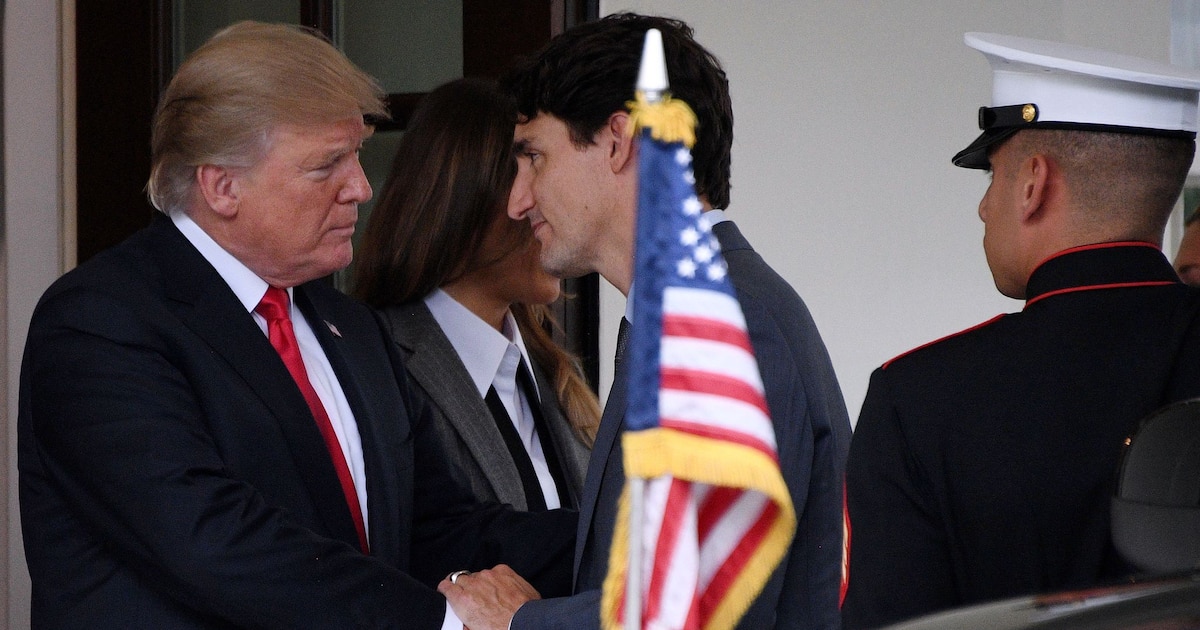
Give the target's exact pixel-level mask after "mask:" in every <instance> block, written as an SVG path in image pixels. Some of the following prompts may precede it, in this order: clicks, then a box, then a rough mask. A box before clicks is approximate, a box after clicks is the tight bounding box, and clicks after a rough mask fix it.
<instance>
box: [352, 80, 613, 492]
mask: <svg viewBox="0 0 1200 630" xmlns="http://www.w3.org/2000/svg"><path fill="white" fill-rule="evenodd" d="M515 122H516V114H515V108H514V107H513V105H512V104H511V103H510V102H509V101H508V99H507V98H506V97H505V96H504V95H502V94H501V93H500V92H499V90H498V89H497V88H496V87H495V85H494V84H492V83H490V82H485V81H482V80H477V79H460V80H457V81H452V82H450V83H447V84H445V85H442V86H441V87H439V88H437V89H435V90H434V91H433V92H430V93H429V94H428V95H427V96H425V97H424V98H423V99H422V101H421V103H420V104H419V106H418V107H417V110H416V111H415V112H414V114H413V116H412V119H411V120H410V121H409V124H408V127H407V129H406V131H405V133H404V137H403V138H402V139H401V141H400V146H399V148H398V149H397V153H396V158H395V162H394V164H393V165H392V170H391V172H390V174H389V176H388V180H387V182H386V183H385V185H384V189H383V192H382V194H381V195H380V199H379V202H378V203H377V204H376V206H375V209H374V210H373V212H372V213H371V217H370V219H369V220H368V223H367V228H366V231H365V232H364V234H363V238H362V243H361V245H360V247H359V252H360V253H359V258H358V262H357V267H356V276H355V288H354V292H355V294H356V296H357V297H358V298H360V299H362V300H363V301H365V302H366V303H368V304H370V305H371V306H373V307H375V308H377V309H379V311H380V312H381V313H382V314H383V315H384V318H385V319H386V320H387V322H388V323H389V325H390V327H391V333H392V338H393V340H394V341H395V343H396V345H397V346H398V347H399V349H400V350H401V353H402V354H403V355H404V357H405V360H406V365H407V368H408V371H409V374H410V375H411V376H412V379H413V381H414V382H415V383H416V385H417V386H419V387H420V388H421V389H423V390H424V392H425V393H426V394H427V396H428V398H429V399H430V400H431V401H432V406H433V410H434V415H435V416H437V418H436V420H437V422H436V423H435V424H436V430H437V431H438V432H439V434H440V435H441V436H442V437H443V438H444V440H443V442H444V444H445V445H446V455H447V456H448V457H452V458H454V459H455V460H456V461H457V463H458V464H459V466H460V468H461V469H462V470H463V471H465V472H466V474H467V476H468V477H469V478H470V481H471V485H472V489H473V491H474V493H475V496H476V497H477V498H478V499H479V500H480V501H500V502H502V503H509V504H512V505H513V506H514V507H516V508H518V509H527V510H540V509H546V508H554V507H558V506H562V507H577V506H578V496H579V491H580V489H581V487H582V485H583V477H584V473H585V472H586V469H587V460H588V452H589V449H590V446H591V443H592V440H593V438H594V437H595V432H596V427H597V426H598V424H599V418H600V407H599V403H598V401H597V399H596V396H595V395H594V394H593V393H592V391H591V389H590V388H589V387H588V385H587V383H586V382H585V381H584V379H583V377H582V375H581V373H580V370H579V365H578V361H577V360H576V359H575V357H573V356H571V355H570V354H568V353H567V352H566V351H565V350H564V349H562V348H561V347H560V346H559V345H558V344H556V343H555V342H554V341H553V339H552V338H551V336H550V334H549V332H548V329H549V328H550V327H552V326H553V325H555V323H554V321H553V318H552V316H551V313H550V310H549V308H548V307H547V306H546V305H547V304H549V303H551V302H553V301H554V300H555V299H556V298H557V297H558V295H559V292H560V290H561V283H560V281H559V279H558V278H555V277H554V276H551V275H549V274H547V273H546V272H545V271H544V270H543V269H542V267H541V264H540V262H539V260H538V257H539V254H540V246H539V244H538V241H537V239H535V238H533V234H532V232H531V231H530V229H529V223H528V222H527V221H514V220H512V219H510V218H509V217H508V209H509V207H510V206H514V205H518V204H526V205H528V204H531V203H532V197H531V193H530V188H529V176H530V174H529V173H527V172H525V171H523V170H521V169H522V168H523V167H519V166H518V163H517V160H516V159H515V156H514V154H513V150H512V139H513V129H514V126H515Z"/></svg>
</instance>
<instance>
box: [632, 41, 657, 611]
mask: <svg viewBox="0 0 1200 630" xmlns="http://www.w3.org/2000/svg"><path fill="white" fill-rule="evenodd" d="M667 88H668V84H667V62H666V56H665V55H664V54H663V45H662V33H661V32H659V30H658V29H656V28H652V29H650V30H648V31H646V39H645V41H644V43H643V44H642V63H641V66H640V67H639V68H638V78H637V92H638V94H639V95H640V96H641V97H642V98H643V99H644V100H645V101H646V102H647V103H658V102H659V101H661V100H662V96H663V93H664V92H666V91H667ZM635 133H636V130H635ZM628 481H629V558H628V563H627V564H626V565H625V566H626V574H625V578H626V580H625V630H642V525H643V523H642V516H643V514H644V513H645V503H646V500H645V491H646V480H645V479H643V478H642V477H637V476H634V477H631V478H629V480H628Z"/></svg>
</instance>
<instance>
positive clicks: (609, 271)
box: [443, 14, 850, 629]
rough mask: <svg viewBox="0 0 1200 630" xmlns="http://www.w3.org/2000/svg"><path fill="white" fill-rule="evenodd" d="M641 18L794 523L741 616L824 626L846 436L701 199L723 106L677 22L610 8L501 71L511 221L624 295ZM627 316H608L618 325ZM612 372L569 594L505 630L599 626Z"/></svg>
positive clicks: (718, 163) (570, 269)
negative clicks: (521, 196)
mask: <svg viewBox="0 0 1200 630" xmlns="http://www.w3.org/2000/svg"><path fill="white" fill-rule="evenodd" d="M650 28H656V29H658V30H659V31H661V33H662V37H663V47H664V49H665V55H666V65H667V73H668V77H669V79H670V85H671V93H672V95H673V96H674V97H675V98H677V99H680V100H683V101H685V102H686V103H687V104H688V105H690V106H691V107H692V109H693V110H694V111H695V112H696V115H697V118H698V124H697V142H696V145H695V147H694V148H693V149H692V156H693V167H694V171H695V177H696V192H697V195H698V197H699V198H700V199H701V202H702V204H703V205H704V206H705V209H706V211H708V212H709V215H708V216H709V218H710V219H711V220H712V222H713V223H714V225H713V233H714V234H716V236H717V238H718V240H719V242H720V246H721V250H722V252H723V253H724V255H725V259H726V261H727V262H728V265H729V275H730V277H731V279H732V281H733V284H734V287H735V288H736V290H737V294H738V299H739V301H740V303H741V307H742V310H743V312H744V313H745V316H746V321H747V326H748V329H749V332H750V338H751V341H752V343H753V346H754V350H755V352H756V354H757V358H758V363H759V371H760V372H761V374H762V376H763V381H764V386H765V390H766V398H767V403H768V406H769V408H770V412H771V417H772V420H773V422H774V425H775V432H776V437H777V440H778V446H779V459H780V468H781V470H782V472H783V476H784V479H785V481H786V482H787V485H788V488H789V490H790V492H791V495H792V502H793V504H794V505H795V509H796V517H797V520H798V529H797V532H796V536H795V539H794V540H793V543H792V545H791V548H790V551H789V553H788V555H787V557H786V558H785V559H784V561H783V562H782V563H781V564H780V566H779V567H778V569H777V570H776V571H775V572H774V574H773V575H772V576H771V578H770V580H769V582H768V583H767V585H766V587H765V589H764V591H763V592H762V594H761V595H760V596H759V597H758V599H757V600H756V601H755V602H754V603H753V604H752V605H751V607H750V609H749V611H748V612H747V613H746V615H745V616H744V617H743V620H742V622H741V625H740V627H744V628H771V627H780V628H831V627H836V626H837V625H838V623H839V621H838V609H837V604H838V588H839V585H840V578H841V558H842V556H841V552H842V518H841V504H842V494H841V482H842V472H843V465H844V458H845V453H846V449H847V448H848V444H849V438H850V427H849V420H848V418H847V415H846V408H845V403H844V402H843V400H842V396H841V391H840V389H839V388H838V385H837V379H836V378H835V376H834V373H833V369H832V366H831V364H830V361H829V356H828V354H827V353H826V351H825V347H824V344H823V343H822V341H821V337H820V335H819V334H818V333H817V329H816V326H815V325H814V323H813V320H812V317H811V316H810V315H809V313H808V310H807V308H806V307H805V305H804V303H803V302H802V301H801V300H800V298H799V296H797V295H796V292H795V291H794V290H793V289H792V288H791V287H790V286H788V284H787V282H785V281H784V280H783V279H782V278H781V277H780V276H779V275H778V274H776V273H775V272H774V271H773V270H772V269H771V268H770V267H769V266H767V264H766V263H765V262H764V261H763V260H762V258H761V257H760V256H759V255H758V254H757V253H755V252H754V250H753V249H751V247H750V245H749V243H747V241H746V239H745V238H744V237H743V236H742V235H741V233H740V232H739V231H738V229H737V227H736V226H735V225H734V224H733V223H732V222H731V221H728V220H727V219H726V218H725V216H724V214H723V212H722V211H721V210H718V209H714V208H725V207H726V206H727V205H728V203H729V165H730V145H731V143H732V140H733V114H732V108H731V105H730V99H729V86H728V81H727V80H726V78H725V73H724V71H723V70H722V69H721V66H720V63H718V61H717V60H716V58H715V57H713V55H712V54H711V53H709V52H708V51H707V50H705V49H704V48H703V47H702V46H700V44H698V43H697V42H696V41H695V40H694V39H693V38H692V30H691V28H689V27H688V26H687V25H686V24H684V23H682V22H679V21H677V20H670V19H665V18H659V17H649V16H642V15H634V14H618V15H613V16H609V17H607V18H605V19H602V20H600V21H597V22H593V23H588V24H584V25H581V26H578V27H576V28H573V29H571V30H569V31H567V32H566V33H563V34H562V35H560V36H558V37H556V38H555V39H554V40H553V41H551V42H550V44H548V45H547V46H546V47H545V48H544V49H543V50H542V51H541V52H540V53H538V55H537V56H536V57H534V58H533V59H531V60H529V61H528V62H527V63H525V64H524V65H522V66H520V67H519V68H518V69H517V70H516V71H515V72H514V73H513V74H512V75H511V76H510V77H509V78H508V80H507V85H508V86H509V88H510V89H511V90H512V92H513V93H514V94H515V96H516V98H517V101H518V104H519V108H520V113H521V116H522V121H521V123H520V124H519V125H518V126H517V131H516V135H515V144H516V147H517V149H518V155H519V159H521V160H525V161H528V162H529V165H530V167H531V168H532V171H533V179H532V182H531V184H530V185H531V187H532V191H533V197H534V204H533V206H532V207H530V208H528V209H527V210H526V209H524V208H523V209H522V210H521V211H520V212H517V213H516V216H514V217H513V218H516V219H528V220H529V221H530V223H531V224H532V227H533V229H534V233H535V235H536V236H537V238H538V240H539V241H540V243H541V246H542V264H543V266H544V267H546V269H548V270H549V271H551V272H552V273H555V274H556V275H559V276H561V277H574V276H579V275H582V274H585V273H590V272H593V271H595V272H599V273H600V274H601V275H602V276H604V278H605V279H606V280H608V281H609V282H610V283H612V284H613V285H614V286H615V287H616V288H617V289H619V290H620V291H621V292H622V293H623V294H625V295H629V291H630V287H631V285H632V283H633V281H634V279H633V278H632V271H633V239H634V224H635V216H636V211H637V170H638V169H637V158H636V155H637V147H636V142H637V140H636V139H635V138H634V137H633V135H632V134H630V133H629V131H630V129H629V128H628V126H629V124H630V122H629V113H628V111H627V109H626V103H627V102H628V101H630V100H632V99H633V94H634V85H635V83H636V79H637V73H638V67H639V63H640V59H641V51H642V43H643V39H644V36H645V33H646V31H647V30H648V29H650ZM631 308H636V305H630V306H627V310H626V315H627V319H629V318H628V315H629V314H630V312H631V310H630V309H631ZM626 325H627V324H626V322H622V328H624V327H625V326H626ZM620 345H621V344H620V342H618V347H620ZM619 352H620V351H619V350H618V353H619ZM625 374H626V370H625V369H624V366H622V365H621V363H620V361H619V360H618V362H617V371H616V376H615V380H614V384H613V389H612V391H611V392H610V394H609V398H608V403H607V405H606V406H605V409H604V416H603V418H602V419H601V423H600V431H599V434H598V435H597V437H596V444H595V447H594V449H593V451H592V458H591V462H590V464H589V466H588V473H587V481H586V483H585V486H584V493H583V499H582V501H581V506H580V526H579V532H578V537H577V541H576V556H575V581H574V586H575V589H574V590H575V595H574V596H572V597H568V598H559V599H549V600H542V601H533V602H529V603H527V604H525V605H523V606H521V607H520V609H519V610H517V612H516V615H515V616H514V617H513V618H512V625H511V627H512V628H514V629H521V628H558V627H561V628H572V629H575V628H588V627H596V626H597V625H598V620H599V600H600V588H601V584H602V582H603V580H604V577H605V575H606V572H607V567H608V556H609V547H610V544H611V541H612V533H613V525H614V522H615V520H616V509H617V502H618V501H617V500H618V497H619V495H620V493H621V490H622V488H623V486H624V481H625V478H624V469H623V464H622V451H621V445H620V436H619V433H620V431H621V427H622V423H623V416H624V413H625V394H626V383H625ZM487 579H488V575H487V574H486V573H485V574H482V575H481V574H473V575H469V576H464V577H463V578H461V579H459V580H458V584H457V585H456V586H455V587H453V588H443V592H444V593H446V594H447V597H448V598H449V599H450V601H451V603H452V604H454V605H455V610H457V611H459V612H460V613H463V605H468V606H477V605H486V604H487V603H488V602H489V599H488V598H487V597H486V593H484V592H483V591H482V590H481V589H477V587H482V586H484V585H485V584H486V581H487ZM445 586H446V584H445V583H443V587H445ZM516 603H517V604H519V603H520V602H516ZM503 609H504V607H502V606H501V607H497V608H495V609H494V610H503ZM510 612H511V609H510ZM476 619H477V618H476V617H472V616H470V614H464V621H466V622H467V624H468V625H469V626H471V627H472V628H477V627H490V626H485V625H481V624H480V625H477V621H476ZM492 621H493V622H494V623H496V624H497V627H500V628H504V627H506V625H507V624H508V619H507V618H505V617H504V615H503V614H501V615H499V618H497V619H494V620H492Z"/></svg>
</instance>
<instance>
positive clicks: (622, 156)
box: [602, 111, 637, 173]
mask: <svg viewBox="0 0 1200 630" xmlns="http://www.w3.org/2000/svg"><path fill="white" fill-rule="evenodd" d="M631 124H633V122H632V121H631V120H630V119H629V112H626V111H619V112H613V114H612V115H611V116H609V117H608V125H606V126H605V127H604V129H603V131H602V133H603V135H604V142H605V143H607V144H608V148H609V154H608V161H609V166H610V167H611V168H612V171H613V172H614V173H620V172H621V171H622V170H624V169H625V168H626V167H627V166H630V165H634V166H636V165H637V160H636V157H637V145H636V142H635V140H634V137H633V134H631V133H628V131H627V130H628V126H629V125H631Z"/></svg>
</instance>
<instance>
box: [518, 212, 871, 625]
mask: <svg viewBox="0 0 1200 630" xmlns="http://www.w3.org/2000/svg"><path fill="white" fill-rule="evenodd" d="M713 233H714V234H715V235H716V236H717V240H718V241H720V243H721V250H722V253H723V254H724V256H725V260H726V262H727V263H728V265H729V277H730V279H731V280H732V281H733V285H734V288H735V289H736V290H737V295H738V301H739V302H740V303H741V306H742V311H743V313H744V314H745V316H746V325H747V327H748V328H749V332H750V341H751V343H752V344H753V345H754V351H755V354H756V356H757V359H758V366H759V370H760V372H761V373H762V378H763V386H764V388H765V390H766V396H767V406H768V407H769V408H770V410H771V419H772V422H773V423H774V425H775V434H776V440H777V442H778V447H779V463H780V469H781V471H782V473H783V477H784V481H785V482H786V483H787V486H788V490H789V491H790V492H791V495H792V503H793V505H794V506H795V509H796V518H797V530H796V536H795V538H794V539H793V541H792V546H791V548H790V550H789V551H788V554H787V557H786V558H785V559H784V560H783V562H781V563H780V566H779V568H778V569H776V571H775V572H774V574H772V576H771V578H770V580H769V581H768V582H767V584H766V586H765V587H764V589H763V592H762V594H761V595H759V597H758V598H757V599H756V600H755V601H754V603H753V604H752V605H751V607H750V609H749V610H748V611H747V612H746V614H745V615H744V616H743V618H742V621H741V623H740V624H739V625H738V627H739V628H745V629H747V630H749V629H755V630H757V629H761V628H774V627H778V628H836V627H838V626H839V624H840V617H839V614H838V597H839V592H840V587H841V575H842V574H841V566H842V564H841V563H842V529H843V528H842V476H843V473H844V467H845V461H846V453H847V450H848V449H849V447H850V419H849V416H848V415H847V413H846V405H845V402H844V400H843V399H842V393H841V389H840V388H839V387H838V384H837V378H836V376H835V375H834V373H833V366H832V364H831V363H830V360H829V355H828V353H827V352H826V350H825V344H824V343H823V342H822V341H821V336H820V334H819V333H818V332H817V328H816V325H815V324H814V323H813V320H812V316H811V315H810V314H809V312H808V308H807V307H806V306H805V305H804V302H803V301H802V300H801V299H800V297H799V296H798V295H797V294H796V292H795V290H793V289H792V288H791V286H789V285H788V284H787V282H786V281H785V280H784V279H783V278H781V277H780V276H779V274H777V273H775V271H774V270H772V269H771V268H770V266H768V265H767V264H766V262H765V261H763V259H762V257H761V256H759V255H758V254H757V253H756V252H755V251H754V249H753V248H752V247H751V246H750V244H749V242H747V241H746V239H745V237H743V236H742V234H741V232H740V231H739V230H738V229H737V226H736V225H734V224H733V223H732V222H730V221H725V222H722V223H718V224H717V225H715V226H713ZM625 380H626V378H625V373H624V370H618V373H617V374H616V376H615V380H614V382H613V388H612V391H611V392H610V393H609V398H608V402H607V404H606V405H605V408H604V416H603V417H602V418H601V421H600V431H599V433H598V434H597V436H596V443H595V445H594V446H593V448H592V459H591V462H590V463H589V466H588V475H587V480H586V482H585V483H584V489H583V502H582V503H581V504H580V508H579V531H578V534H577V536H576V543H575V544H576V547H575V586H574V589H575V593H576V594H575V595H573V596H571V597H566V598H556V599H546V600H539V601H533V602H529V603H527V604H525V605H524V606H522V607H521V609H520V610H518V611H517V614H516V616H515V617H514V618H513V623H512V628H513V629H514V630H525V629H534V628H537V629H541V628H562V629H564V630H565V629H577V628H588V627H592V628H596V627H599V610H600V589H601V586H602V585H603V581H604V576H605V575H606V573H607V570H608V555H609V548H610V545H611V542H612V532H613V527H614V524H615V521H616V512H617V500H618V498H619V497H620V494H621V489H622V487H623V486H624V482H625V472H624V466H623V464H622V450H621V444H620V439H619V437H620V432H621V428H622V425H623V418H624V415H625V403H626V383H625Z"/></svg>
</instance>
